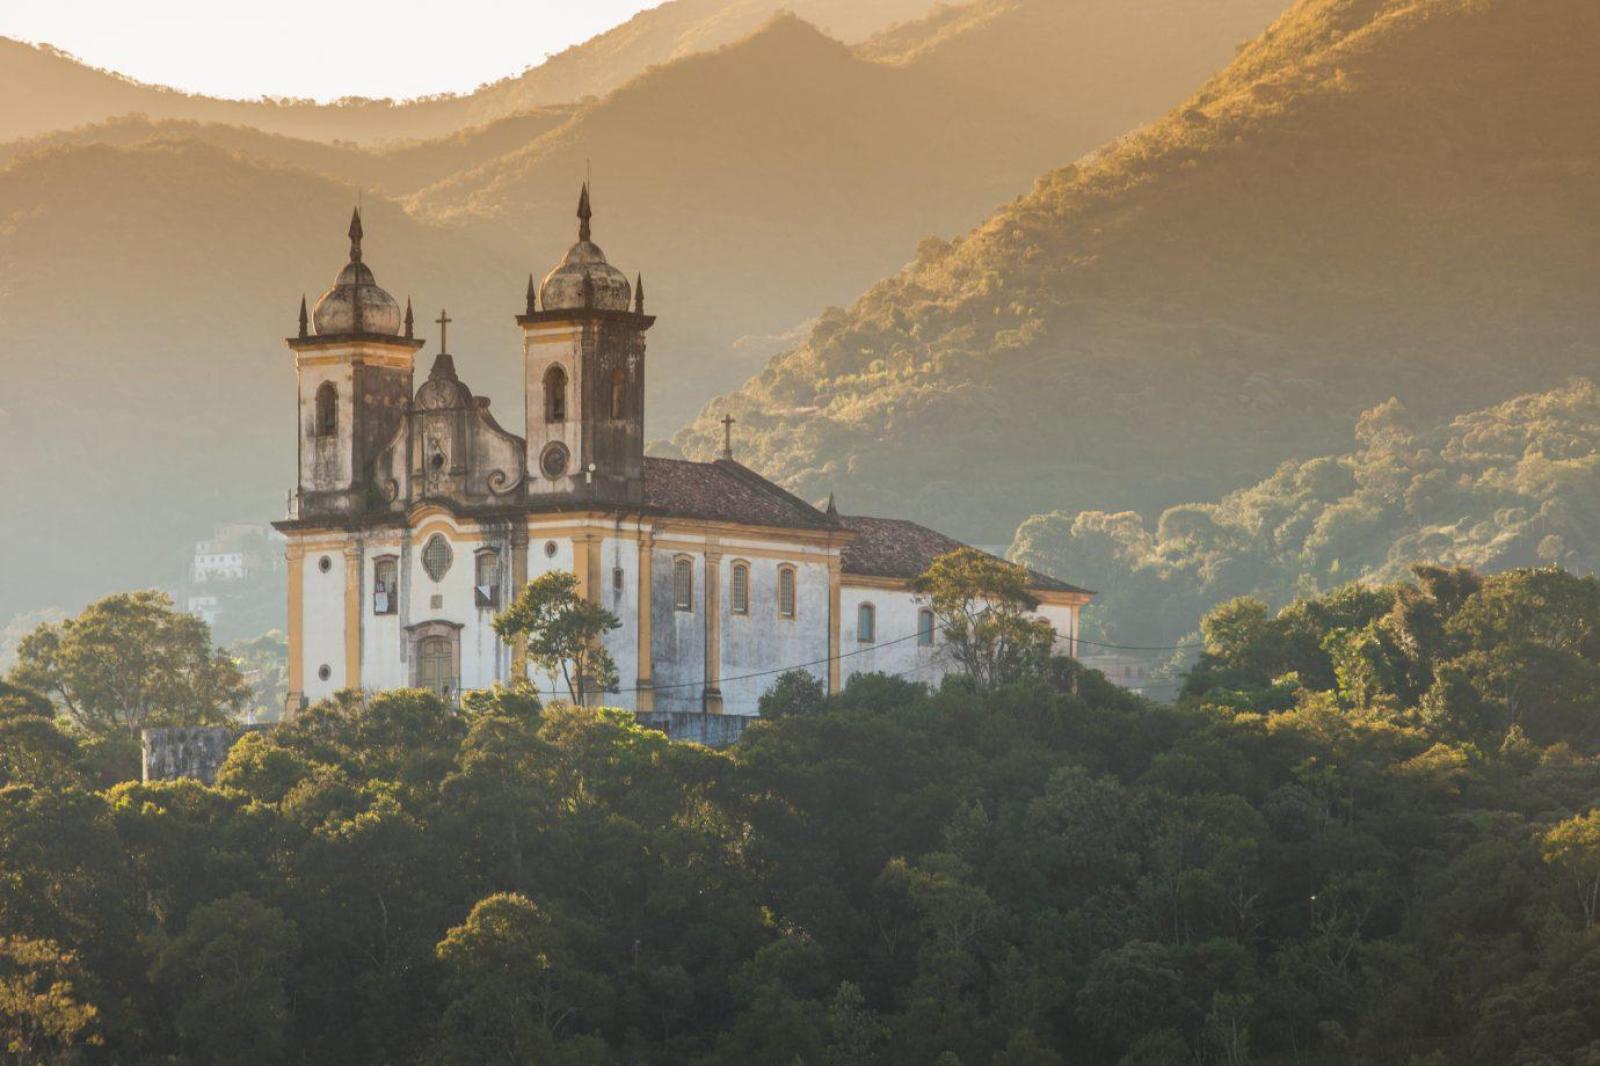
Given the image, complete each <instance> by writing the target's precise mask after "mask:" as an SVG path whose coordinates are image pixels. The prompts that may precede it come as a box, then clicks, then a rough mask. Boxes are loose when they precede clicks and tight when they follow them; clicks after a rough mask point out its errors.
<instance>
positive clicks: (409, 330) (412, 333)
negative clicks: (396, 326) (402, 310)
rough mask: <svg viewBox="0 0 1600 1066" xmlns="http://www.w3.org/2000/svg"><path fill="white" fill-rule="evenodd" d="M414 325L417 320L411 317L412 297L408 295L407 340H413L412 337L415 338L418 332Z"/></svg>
mask: <svg viewBox="0 0 1600 1066" xmlns="http://www.w3.org/2000/svg"><path fill="white" fill-rule="evenodd" d="M414 325H415V322H414V321H413V319H412V317H411V297H409V296H407V297H406V340H411V339H413V338H414V337H415V335H416V332H415V330H414V329H413V326H414Z"/></svg>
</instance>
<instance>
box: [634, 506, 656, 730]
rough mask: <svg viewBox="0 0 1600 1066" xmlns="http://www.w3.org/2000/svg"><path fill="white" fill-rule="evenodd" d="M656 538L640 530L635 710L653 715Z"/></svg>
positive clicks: (641, 528)
mask: <svg viewBox="0 0 1600 1066" xmlns="http://www.w3.org/2000/svg"><path fill="white" fill-rule="evenodd" d="M655 540H656V534H655V530H653V529H646V528H645V527H644V525H643V524H642V523H641V524H640V526H639V573H638V580H639V595H638V597H637V598H638V601H639V608H638V612H639V618H638V623H637V629H638V635H639V681H638V685H637V686H636V688H635V692H634V697H635V699H634V708H635V709H636V710H638V711H643V712H649V711H653V710H655V709H656V694H655V689H654V688H653V687H652V686H653V685H654V683H655V682H654V673H655V670H654V662H653V661H652V657H651V649H652V643H651V641H652V636H651V632H650V621H651V617H650V612H651V610H652V608H653V606H654V604H653V600H654V591H655V581H654V578H653V576H652V568H653V563H654V560H655Z"/></svg>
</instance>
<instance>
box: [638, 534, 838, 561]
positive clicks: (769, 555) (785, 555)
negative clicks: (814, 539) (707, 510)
mask: <svg viewBox="0 0 1600 1066" xmlns="http://www.w3.org/2000/svg"><path fill="white" fill-rule="evenodd" d="M656 547H657V548H658V549H660V550H661V551H670V552H679V553H683V554H687V555H698V554H700V553H701V552H704V551H705V550H706V546H705V543H704V542H702V541H689V540H657V541H656ZM724 547H727V548H729V549H730V550H735V551H738V553H739V557H740V558H742V559H776V560H778V561H779V562H785V563H789V564H790V565H793V566H799V565H800V564H802V563H805V564H808V565H818V564H826V563H827V561H828V560H829V559H830V558H832V556H831V555H828V554H825V553H822V552H807V551H792V550H791V551H784V550H783V549H781V548H753V547H750V546H749V545H746V544H739V545H724Z"/></svg>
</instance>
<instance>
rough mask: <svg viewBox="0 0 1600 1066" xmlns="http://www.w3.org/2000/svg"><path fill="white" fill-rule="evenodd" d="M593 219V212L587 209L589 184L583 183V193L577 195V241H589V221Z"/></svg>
mask: <svg viewBox="0 0 1600 1066" xmlns="http://www.w3.org/2000/svg"><path fill="white" fill-rule="evenodd" d="M592 217H594V212H593V211H591V210H590V209H589V183H588V182H584V183H583V191H582V192H580V193H579V194H578V240H580V241H586V240H588V239H589V219H590V218H592Z"/></svg>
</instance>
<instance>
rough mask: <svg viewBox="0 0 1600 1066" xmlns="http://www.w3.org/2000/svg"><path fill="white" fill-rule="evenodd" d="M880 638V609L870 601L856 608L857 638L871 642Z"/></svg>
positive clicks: (866, 642)
mask: <svg viewBox="0 0 1600 1066" xmlns="http://www.w3.org/2000/svg"><path fill="white" fill-rule="evenodd" d="M877 639H878V610H877V608H876V607H874V606H872V604H870V603H863V604H862V605H861V606H860V607H857V608H856V640H858V641H860V642H861V643H862V644H871V643H872V642H873V641H875V640H877Z"/></svg>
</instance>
